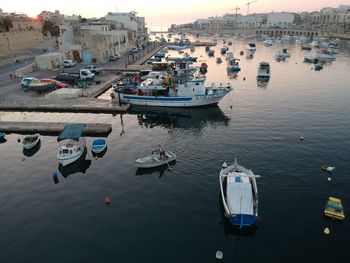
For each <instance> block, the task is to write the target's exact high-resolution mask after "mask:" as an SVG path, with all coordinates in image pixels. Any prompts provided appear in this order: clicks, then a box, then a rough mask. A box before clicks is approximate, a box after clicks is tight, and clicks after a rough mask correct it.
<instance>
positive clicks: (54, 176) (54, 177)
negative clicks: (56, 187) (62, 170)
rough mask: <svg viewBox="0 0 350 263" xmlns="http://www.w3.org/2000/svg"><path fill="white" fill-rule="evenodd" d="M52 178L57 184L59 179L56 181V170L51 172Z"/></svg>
mask: <svg viewBox="0 0 350 263" xmlns="http://www.w3.org/2000/svg"><path fill="white" fill-rule="evenodd" d="M52 178H53V181H54V182H55V184H58V183H59V181H58V174H57V173H56V172H54V173H53V174H52Z"/></svg>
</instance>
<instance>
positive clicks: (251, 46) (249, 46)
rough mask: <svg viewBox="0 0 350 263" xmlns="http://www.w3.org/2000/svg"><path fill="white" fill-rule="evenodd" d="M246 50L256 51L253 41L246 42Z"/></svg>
mask: <svg viewBox="0 0 350 263" xmlns="http://www.w3.org/2000/svg"><path fill="white" fill-rule="evenodd" d="M248 50H250V51H253V52H254V51H256V45H255V43H252V42H250V43H248Z"/></svg>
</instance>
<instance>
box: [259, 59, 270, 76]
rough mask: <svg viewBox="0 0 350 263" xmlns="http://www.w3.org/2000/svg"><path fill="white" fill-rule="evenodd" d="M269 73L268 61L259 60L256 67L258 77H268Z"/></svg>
mask: <svg viewBox="0 0 350 263" xmlns="http://www.w3.org/2000/svg"><path fill="white" fill-rule="evenodd" d="M270 73H271V70H270V64H269V63H268V62H260V64H259V68H258V78H269V77H270Z"/></svg>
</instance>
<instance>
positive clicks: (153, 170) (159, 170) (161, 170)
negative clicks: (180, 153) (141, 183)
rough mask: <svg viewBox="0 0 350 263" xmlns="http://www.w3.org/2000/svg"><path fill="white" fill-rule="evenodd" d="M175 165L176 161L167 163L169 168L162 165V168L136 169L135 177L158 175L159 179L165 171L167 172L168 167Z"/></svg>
mask: <svg viewBox="0 0 350 263" xmlns="http://www.w3.org/2000/svg"><path fill="white" fill-rule="evenodd" d="M175 164H176V160H174V161H172V162H171V163H169V166H168V165H167V164H164V165H162V166H157V167H153V168H137V170H136V175H145V174H154V173H159V178H160V177H162V176H163V174H164V172H165V171H167V170H169V167H172V166H174V165H175Z"/></svg>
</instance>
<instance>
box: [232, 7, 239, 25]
mask: <svg viewBox="0 0 350 263" xmlns="http://www.w3.org/2000/svg"><path fill="white" fill-rule="evenodd" d="M231 10H235V11H236V18H235V23H236V22H237V14H238V10H240V8H239V7H238V6H236V8H232V9H231Z"/></svg>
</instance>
